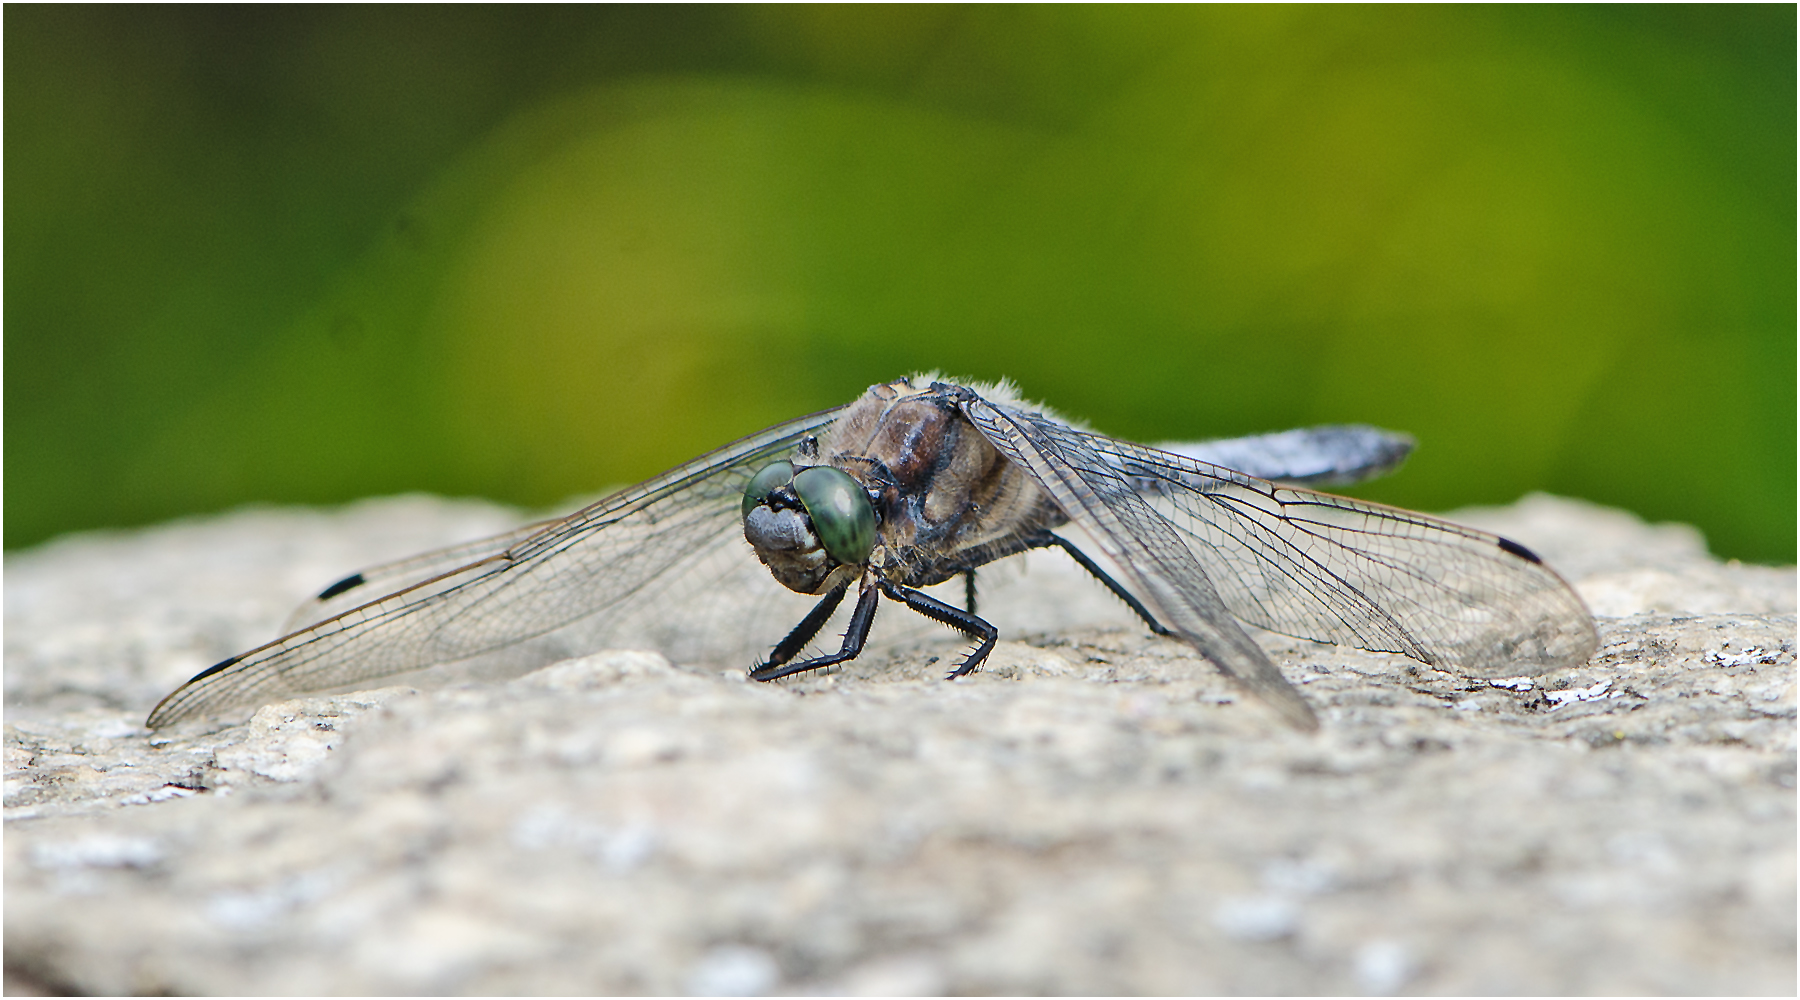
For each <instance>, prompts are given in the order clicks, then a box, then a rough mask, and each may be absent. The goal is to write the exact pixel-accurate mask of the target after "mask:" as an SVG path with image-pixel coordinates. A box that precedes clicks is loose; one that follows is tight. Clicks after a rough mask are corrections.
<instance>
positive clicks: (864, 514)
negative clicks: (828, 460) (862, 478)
mask: <svg viewBox="0 0 1800 1000" xmlns="http://www.w3.org/2000/svg"><path fill="white" fill-rule="evenodd" d="M765 471H766V470H765ZM758 478H761V477H760V476H759V477H758ZM794 492H795V493H798V494H800V502H801V503H802V504H805V505H806V513H807V514H809V515H811V516H812V523H813V530H814V531H816V532H818V535H819V544H821V545H823V546H825V551H826V552H827V553H830V555H831V558H833V559H836V560H837V561H838V562H841V563H847V564H850V565H855V564H858V563H861V562H862V561H863V560H865V559H867V558H869V552H870V550H872V549H873V548H875V508H874V507H873V506H871V505H870V504H869V495H868V494H867V493H864V492H863V490H862V487H861V486H858V485H856V480H854V479H851V478H850V474H849V473H847V472H845V471H844V470H842V469H834V468H832V467H831V466H829V465H815V466H813V467H812V468H810V469H807V470H805V471H804V472H802V473H800V474H799V475H797V476H795V477H794Z"/></svg>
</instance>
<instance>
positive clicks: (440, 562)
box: [281, 518, 563, 635]
mask: <svg viewBox="0 0 1800 1000" xmlns="http://www.w3.org/2000/svg"><path fill="white" fill-rule="evenodd" d="M562 520H563V519H562V518H552V519H550V520H547V521H535V522H533V523H531V524H526V525H521V526H519V527H517V528H514V529H512V530H510V531H503V532H501V533H500V534H498V535H494V536H492V537H490V538H481V539H477V540H475V541H473V542H463V543H460V544H457V545H451V546H447V547H445V548H441V549H433V550H432V551H430V552H424V553H420V554H419V555H416V556H407V557H406V558H405V559H396V560H394V561H393V562H390V563H383V564H381V565H379V566H371V567H368V568H366V569H363V570H361V571H359V572H356V573H352V574H350V575H349V576H347V577H344V578H343V579H342V580H339V581H337V582H336V583H333V584H332V585H331V586H329V587H326V588H325V589H324V590H322V591H320V592H319V593H318V594H317V595H316V596H314V597H309V598H307V599H306V601H304V602H303V603H301V605H300V606H299V607H297V608H295V609H294V611H293V613H292V614H290V615H288V617H287V621H286V622H284V623H283V624H282V626H281V634H282V635H288V634H290V633H293V632H298V631H300V630H301V629H303V628H305V627H307V626H308V625H316V624H318V623H320V622H323V621H324V620H326V619H327V618H335V617H337V616H338V615H341V614H343V613H344V612H346V611H349V610H351V609H352V608H359V607H361V606H363V605H364V604H367V603H369V599H370V596H371V595H375V594H393V593H397V592H399V591H402V590H407V589H410V588H411V587H413V586H414V585H416V584H420V583H424V582H425V581H427V580H430V579H433V578H435V577H438V576H442V575H443V574H445V573H447V572H449V571H451V570H455V569H460V568H462V567H464V566H468V565H470V564H472V563H479V562H485V561H486V560H488V559H490V558H492V557H493V556H496V555H498V554H500V553H502V552H505V551H506V550H507V549H510V548H512V547H513V546H514V545H517V544H518V543H520V542H522V541H524V540H525V539H527V538H530V537H531V536H532V535H535V534H537V533H538V532H540V531H543V530H544V529H545V528H548V527H550V526H552V525H555V524H560V523H562Z"/></svg>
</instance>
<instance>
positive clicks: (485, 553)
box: [147, 407, 843, 727]
mask: <svg viewBox="0 0 1800 1000" xmlns="http://www.w3.org/2000/svg"><path fill="white" fill-rule="evenodd" d="M842 409H843V408H842V407H837V408H835V409H832V410H826V411H823V412H820V413H815V414H812V415H811V416H807V417H801V418H799V419H796V420H792V421H789V422H787V423H783V424H779V425H777V426H775V427H771V428H769V429H767V430H765V431H762V432H760V433H758V434H753V435H751V436H749V437H746V438H743V439H742V440H739V441H737V442H734V443H732V444H729V445H726V446H725V447H723V448H720V449H718V450H716V451H713V452H710V453H708V454H706V455H703V456H701V457H699V458H697V459H694V460H693V461H691V462H688V463H686V464H684V465H681V466H678V467H676V468H674V469H671V470H670V471H668V472H665V473H663V474H662V475H660V476H657V477H656V478H654V479H650V480H648V481H646V482H643V483H640V484H638V485H636V486H633V487H631V488H629V489H625V490H621V491H620V492H618V493H615V494H613V495H612V496H609V497H607V498H605V499H603V500H601V501H599V502H598V503H595V504H593V505H592V506H589V507H587V508H585V509H583V510H581V511H578V512H576V513H575V514H572V515H570V516H569V517H567V518H563V519H561V520H557V521H551V522H546V523H544V524H541V525H536V526H528V527H527V528H522V529H516V530H514V531H511V532H507V533H505V534H502V535H497V536H495V537H493V538H491V539H484V540H482V541H478V542H471V543H468V544H466V545H461V546H454V547H451V548H448V549H442V550H439V551H437V552H433V553H427V554H425V555H423V556H417V557H414V558H412V559H408V560H401V561H400V562H397V563H389V564H387V565H385V566H382V567H377V568H375V569H372V570H365V571H364V572H363V573H361V574H354V575H352V576H350V577H347V578H345V580H343V581H339V583H337V584H334V585H333V586H332V587H329V588H326V590H325V591H324V592H323V593H322V594H321V596H320V597H319V598H315V599H314V601H312V602H309V604H311V605H317V606H318V608H319V609H320V610H325V611H326V612H327V613H329V610H328V609H329V608H330V606H331V604H332V602H334V601H338V600H344V599H352V600H353V599H354V598H353V596H352V595H354V594H356V593H357V592H361V593H363V594H371V595H372V594H379V595H380V596H379V597H375V598H374V599H365V601H364V602H363V603H358V604H357V605H356V606H354V607H352V608H350V609H349V610H346V611H342V612H340V613H337V614H335V615H332V616H331V617H328V618H326V619H324V620H322V621H318V622H317V623H316V624H312V625H310V626H309V627H307V628H304V629H301V630H300V631H297V632H294V633H292V634H290V635H286V636H284V637H282V638H280V639H277V640H276V641H274V642H272V643H269V644H268V645H266V646H261V647H259V648H257V649H253V650H251V651H250V652H248V653H245V654H243V655H241V656H237V657H233V658H232V659H230V660H226V661H225V662H223V663H220V664H218V665H216V666H214V667H212V668H210V669H208V670H206V671H203V672H202V673H200V674H199V675H197V676H196V677H194V678H193V679H192V680H190V681H188V682H187V683H186V684H184V685H182V686H181V687H180V688H178V689H177V690H176V691H174V692H173V693H172V694H170V695H169V696H168V697H167V698H164V699H163V701H162V703H161V704H159V705H157V707H156V709H155V710H154V711H152V712H151V714H150V718H149V720H148V722H147V725H149V726H151V727H156V726H162V725H167V724H169V723H172V722H175V721H178V720H180V719H183V718H186V717H188V716H192V715H196V714H199V713H202V712H206V711H210V710H213V709H217V708H222V707H225V706H228V705H234V704H240V703H243V702H247V701H251V700H253V699H256V698H267V697H269V696H272V695H283V694H289V693H295V692H301V691H311V690H320V689H323V688H332V687H338V686H341V685H346V684H353V683H358V682H361V681H365V680H370V679H373V678H377V677H384V676H387V675H390V674H396V673H402V672H404V671H408V670H413V669H417V668H420V667H425V666H430V665H432V664H437V663H448V662H452V661H455V660H460V659H465V658H468V657H471V656H475V655H478V654H480V653H484V652H488V651H491V650H495V649H499V648H502V647H505V646H508V645H511V644H514V643H518V642H521V641H524V640H526V639H530V638H532V637H534V636H538V635H542V634H544V633H546V632H550V631H552V630H555V629H558V628H561V627H563V626H566V625H569V624H570V623H573V622H576V621H578V620H581V619H584V618H600V619H607V620H611V619H615V618H629V617H633V616H636V617H640V618H641V617H642V615H641V614H640V613H641V612H642V611H643V610H644V609H645V608H646V606H647V605H649V604H651V603H652V602H653V598H654V597H655V596H656V595H658V594H662V593H665V592H667V591H669V590H671V589H680V588H682V587H683V586H684V585H688V586H692V584H693V581H694V579H695V577H696V576H701V577H706V578H707V579H708V580H712V579H715V578H724V577H731V578H734V579H746V578H747V577H746V571H745V568H744V564H745V563H746V561H747V562H748V563H749V564H751V565H754V564H755V557H754V556H752V555H750V551H749V547H748V545H746V544H745V543H744V541H743V534H742V528H741V525H740V523H739V518H740V506H739V500H740V498H741V497H742V495H743V489H744V486H745V484H746V483H747V482H748V481H749V479H750V477H751V476H753V475H754V474H755V473H756V471H757V470H758V469H760V468H761V467H762V465H763V464H765V463H766V462H768V461H771V460H773V459H774V458H776V457H779V456H786V455H788V454H789V453H791V452H792V451H793V449H794V448H795V447H796V446H797V445H798V444H799V442H800V441H802V440H803V439H804V438H806V437H807V436H809V435H812V434H815V433H817V432H818V431H819V430H820V429H822V428H823V427H825V426H826V425H828V424H830V423H831V421H832V420H834V419H836V417H837V415H838V413H839V412H840V411H841V410H842ZM761 576H762V578H763V581H764V582H765V583H766V584H767V585H768V586H769V587H774V584H773V582H772V580H770V579H769V578H768V574H767V572H766V571H765V572H764V573H762V574H761ZM388 588H392V589H388ZM307 610H308V609H307V608H306V607H303V608H302V610H301V612H299V613H297V614H304V613H306V612H307Z"/></svg>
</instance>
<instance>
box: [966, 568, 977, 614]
mask: <svg viewBox="0 0 1800 1000" xmlns="http://www.w3.org/2000/svg"><path fill="white" fill-rule="evenodd" d="M963 594H964V595H966V596H964V598H963V610H964V611H967V612H968V613H969V614H974V613H975V571H974V570H972V569H965V570H963Z"/></svg>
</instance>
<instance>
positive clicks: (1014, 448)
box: [958, 389, 1319, 730]
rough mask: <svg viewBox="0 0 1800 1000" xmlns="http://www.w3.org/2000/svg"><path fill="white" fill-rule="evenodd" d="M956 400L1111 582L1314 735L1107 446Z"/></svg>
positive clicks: (1305, 712) (1189, 552)
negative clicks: (1076, 531) (1106, 560)
mask: <svg viewBox="0 0 1800 1000" xmlns="http://www.w3.org/2000/svg"><path fill="white" fill-rule="evenodd" d="M958 398H959V403H960V405H961V408H962V412H963V414H964V416H966V417H968V419H969V420H970V422H971V423H973V424H974V425H975V426H976V427H977V428H978V429H979V430H980V431H981V433H982V434H983V436H985V437H986V438H987V439H988V441H989V442H991V443H992V444H993V445H994V447H995V448H997V449H998V450H999V451H1000V453H1001V454H1003V455H1005V456H1006V457H1007V458H1009V459H1010V460H1012V462H1013V463H1014V464H1016V465H1018V466H1019V467H1021V468H1023V469H1025V470H1026V471H1027V472H1029V473H1030V474H1031V476H1032V478H1033V479H1035V480H1036V481H1037V483H1038V485H1039V486H1041V487H1043V489H1044V490H1045V491H1046V492H1048V493H1049V494H1050V496H1051V498H1052V499H1054V500H1055V501H1056V503H1057V505H1058V506H1060V507H1061V508H1062V509H1063V512H1064V513H1065V514H1067V515H1068V516H1069V519H1070V520H1071V521H1073V522H1075V523H1076V524H1079V525H1080V526H1081V527H1082V528H1084V529H1085V530H1087V532H1088V533H1089V534H1091V535H1092V536H1093V537H1094V540H1095V541H1096V543H1098V544H1099V545H1100V546H1101V547H1102V549H1104V550H1105V552H1106V554H1107V555H1108V556H1110V557H1111V559H1112V561H1113V562H1114V564H1115V565H1116V566H1117V568H1118V569H1119V571H1120V572H1121V574H1123V576H1124V580H1122V581H1121V582H1122V583H1123V584H1124V585H1125V586H1126V587H1127V588H1128V589H1129V590H1131V591H1132V592H1133V593H1134V594H1136V595H1137V596H1138V598H1139V599H1140V600H1142V601H1143V602H1144V603H1145V604H1146V605H1147V606H1148V607H1149V608H1150V610H1151V612H1152V613H1153V614H1154V615H1155V616H1156V618H1157V620H1158V621H1160V622H1161V623H1162V624H1163V625H1164V626H1165V627H1167V628H1169V629H1170V630H1172V631H1173V632H1175V633H1176V634H1177V635H1179V636H1180V637H1181V638H1182V639H1183V640H1184V641H1186V642H1187V643H1188V644H1189V645H1191V646H1193V647H1194V648H1195V649H1197V650H1199V652H1200V654H1201V655H1202V656H1205V657H1206V658H1207V659H1208V660H1211V661H1212V662H1213V664H1214V665H1215V666H1217V667H1218V668H1219V669H1220V670H1222V671H1223V672H1224V673H1225V674H1226V675H1227V676H1229V677H1231V678H1233V679H1234V680H1236V681H1237V682H1238V683H1239V684H1241V685H1243V686H1244V687H1245V688H1247V689H1248V690H1250V691H1251V692H1253V693H1254V694H1256V695H1257V696H1259V697H1260V698H1262V699H1263V700H1264V701H1266V702H1268V703H1269V704H1270V705H1271V706H1273V707H1274V708H1275V709H1276V711H1278V712H1279V713H1280V714H1281V715H1282V717H1283V718H1285V719H1287V721H1288V722H1290V723H1292V724H1293V725H1295V726H1296V727H1298V728H1300V729H1307V730H1310V729H1317V728H1318V725H1319V722H1318V718H1317V717H1316V716H1315V715H1314V714H1313V711H1312V708H1311V707H1310V706H1308V705H1307V704H1306V700H1305V699H1304V698H1302V697H1300V694H1299V692H1297V691H1295V690H1294V688H1293V686H1292V685H1291V684H1289V683H1288V682H1287V679H1286V678H1284V677H1282V676H1281V671H1280V670H1279V669H1277V668H1276V666H1275V664H1274V662H1272V661H1271V660H1270V659H1269V656H1268V654H1267V653H1265V652H1263V650H1262V647H1260V646H1258V645H1257V644H1256V641H1255V640H1253V639H1251V638H1250V636H1248V635H1247V634H1245V632H1244V630H1243V629H1242V628H1240V627H1239V626H1238V624H1237V623H1236V622H1235V621H1233V620H1232V614H1231V609H1230V608H1229V606H1228V605H1227V604H1226V602H1225V600H1224V599H1223V598H1222V597H1221V595H1220V592H1219V590H1218V588H1216V587H1215V586H1214V585H1213V582H1212V579H1211V577H1210V575H1209V574H1208V572H1207V570H1206V568H1205V567H1203V566H1202V564H1201V562H1200V560H1199V559H1198V558H1197V554H1196V553H1195V552H1194V551H1193V549H1192V547H1191V546H1190V545H1189V544H1188V542H1187V539H1186V538H1184V537H1183V535H1182V533H1181V532H1180V531H1179V529H1178V528H1177V527H1176V526H1175V525H1174V524H1172V523H1170V521H1169V520H1168V519H1167V518H1166V517H1164V516H1163V515H1162V514H1161V513H1159V512H1158V511H1157V510H1156V509H1154V508H1153V507H1152V506H1151V505H1150V503H1149V502H1148V501H1147V500H1146V499H1145V498H1144V497H1143V496H1140V495H1139V486H1138V483H1137V482H1136V481H1135V480H1134V479H1132V478H1130V477H1128V476H1127V475H1125V474H1124V473H1122V472H1121V471H1120V470H1119V469H1118V467H1117V463H1116V462H1114V461H1112V460H1110V457H1109V456H1108V455H1107V454H1106V453H1105V452H1104V450H1102V449H1104V447H1105V446H1106V445H1108V444H1110V443H1112V442H1111V439H1110V438H1106V437H1102V436H1100V435H1097V434H1088V433H1085V432H1080V431H1076V430H1074V429H1073V428H1071V427H1069V426H1068V425H1066V424H1063V423H1061V422H1060V421H1057V420H1053V419H1050V418H1048V417H1044V416H1041V415H1038V414H1034V413H1027V412H1024V411H1022V410H1016V409H1013V408H1012V407H1008V406H1002V405H999V404H995V403H990V402H988V401H987V400H985V399H982V398H981V397H980V396H979V395H976V394H975V393H974V392H972V391H969V390H966V389H965V390H963V391H962V393H961V394H959V397H958Z"/></svg>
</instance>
